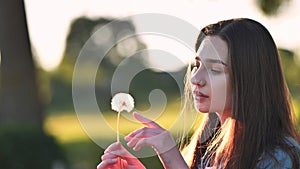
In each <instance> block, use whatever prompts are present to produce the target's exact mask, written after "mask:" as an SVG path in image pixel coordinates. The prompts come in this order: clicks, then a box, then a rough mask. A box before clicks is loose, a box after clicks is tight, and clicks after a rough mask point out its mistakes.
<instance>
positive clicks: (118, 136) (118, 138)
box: [117, 112, 121, 142]
mask: <svg viewBox="0 0 300 169" xmlns="http://www.w3.org/2000/svg"><path fill="white" fill-rule="evenodd" d="M120 114H121V113H120V112H118V119H117V142H119V141H120Z"/></svg>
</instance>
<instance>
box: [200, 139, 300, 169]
mask: <svg viewBox="0 0 300 169" xmlns="http://www.w3.org/2000/svg"><path fill="white" fill-rule="evenodd" d="M286 143H287V144H289V145H290V146H291V147H292V148H295V149H297V150H298V151H299V152H300V146H299V144H298V143H297V142H296V140H294V139H293V138H291V137H287V138H286ZM274 157H275V159H276V160H275V159H274V158H272V157H271V156H264V157H263V158H260V159H259V161H258V163H257V166H256V168H257V169H294V168H292V167H293V163H292V160H291V158H290V156H289V155H288V154H287V153H286V152H285V151H283V150H282V149H280V148H277V149H275V151H274ZM299 160H300V157H299ZM208 161H209V158H206V160H201V161H200V163H199V164H198V169H216V168H215V167H208V166H207V164H208Z"/></svg>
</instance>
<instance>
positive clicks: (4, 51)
mask: <svg viewBox="0 0 300 169" xmlns="http://www.w3.org/2000/svg"><path fill="white" fill-rule="evenodd" d="M0 20H1V21H2V22H3V23H2V24H1V26H0V47H1V84H0V123H1V124H35V125H39V126H42V122H43V114H42V106H41V105H42V104H41V101H40V99H39V94H38V86H37V80H36V73H35V64H34V62H33V58H32V52H31V45H30V40H29V35H28V28H27V22H26V15H25V7H24V2H23V0H2V1H0Z"/></svg>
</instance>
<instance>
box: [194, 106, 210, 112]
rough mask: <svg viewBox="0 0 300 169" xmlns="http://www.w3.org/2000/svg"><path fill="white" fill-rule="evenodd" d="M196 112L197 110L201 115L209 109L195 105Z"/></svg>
mask: <svg viewBox="0 0 300 169" xmlns="http://www.w3.org/2000/svg"><path fill="white" fill-rule="evenodd" d="M196 110H198V111H199V112H201V113H209V112H210V111H209V107H207V106H204V105H196Z"/></svg>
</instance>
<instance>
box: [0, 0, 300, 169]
mask: <svg viewBox="0 0 300 169" xmlns="http://www.w3.org/2000/svg"><path fill="white" fill-rule="evenodd" d="M299 10H300V3H299V1H297V0H273V1H271V0H245V1H240V2H236V1H234V0H181V1H168V0H166V1H137V0H136V1H134V0H131V1H130V0H126V1H121V0H112V1H109V2H108V1H92V0H90V1H82V0H81V1H80V0H75V1H72V2H71V1H51V2H50V1H48V2H46V1H38V0H25V1H21V0H4V1H1V2H0V18H1V21H2V22H3V24H2V25H1V27H0V28H1V29H0V45H1V46H0V47H1V48H0V50H1V65H0V71H1V74H0V98H1V102H0V124H1V125H0V150H1V154H0V162H1V164H2V166H3V168H7V169H23V168H24V169H25V168H26V169H27V168H31V169H32V168H53V169H62V168H70V169H88V168H96V166H97V164H98V163H99V162H100V156H101V154H102V153H103V149H102V147H100V146H98V145H97V144H96V143H95V142H93V140H92V139H91V138H90V137H89V136H88V135H87V133H86V132H85V131H84V130H83V128H82V126H81V125H80V121H79V119H78V117H77V115H76V112H75V110H74V106H73V100H72V76H73V70H74V64H75V62H76V59H77V57H78V55H79V52H80V50H81V49H82V47H83V45H84V44H85V42H86V41H87V40H88V38H90V36H91V35H92V34H93V33H94V32H95V31H96V30H97V29H99V28H101V26H104V25H106V24H108V23H110V22H111V21H113V20H115V19H122V18H124V17H127V16H131V15H135V14H141V13H145V12H147V13H161V14H168V15H172V16H175V17H178V18H181V19H183V20H185V21H187V22H189V23H191V24H193V25H194V26H195V27H197V28H201V27H203V26H205V25H207V24H208V23H213V22H216V21H218V20H222V19H229V18H233V17H249V18H253V19H255V20H258V21H260V22H261V23H262V24H264V25H265V26H266V27H267V28H268V29H269V31H270V32H271V34H272V35H273V37H274V39H275V42H276V43H277V44H278V47H279V49H280V50H279V52H280V54H281V59H282V63H283V69H284V73H285V76H286V80H287V83H288V85H289V88H290V91H291V93H292V97H293V104H294V109H295V113H296V120H297V127H298V129H299V127H300V78H299V77H300V52H299V51H300V36H299V35H298V34H297V31H298V30H299V29H300V23H298V21H299V20H300V13H299ZM158 26H159V25H158ZM138 29H139V25H138V24H137V25H136V24H135V23H134V22H132V21H131V20H126V19H124V20H123V21H122V23H121V25H120V26H119V27H117V28H114V29H113V30H111V31H112V34H113V35H117V34H118V33H120V32H124V30H126V31H131V32H136V31H138ZM100 39H101V37H100ZM173 44H174V42H172V41H170V40H168V39H166V38H161V37H153V36H152V37H151V36H136V37H134V38H133V39H131V40H130V41H127V42H126V41H125V42H124V43H120V44H117V45H116V46H115V47H113V48H112V49H111V50H110V52H109V53H108V54H107V57H105V59H104V60H103V61H102V62H101V64H100V65H99V70H98V73H97V80H96V84H95V88H96V89H95V93H96V96H97V99H98V100H99V103H98V104H99V107H100V108H101V111H102V112H103V115H104V117H105V120H106V123H107V124H108V125H110V126H111V127H112V128H115V127H116V126H115V122H116V113H114V112H112V111H110V105H109V104H110V99H111V97H112V96H111V93H110V80H111V76H112V74H113V73H114V70H115V69H116V67H117V66H118V64H119V63H120V62H121V61H122V60H123V59H124V58H125V57H127V55H129V54H131V53H132V52H135V51H139V50H142V49H150V48H159V49H162V50H165V51H171V50H172V51H174V50H175V52H178V53H182V51H184V50H183V49H182V50H181V48H180V47H178V48H177V46H176V47H174V46H173ZM132 45H133V47H132ZM174 45H176V44H174ZM180 55H181V54H180ZM184 55H185V54H182V56H183V58H180V59H182V60H183V63H186V62H187V60H188V59H187V56H184ZM157 60H158V59H157V58H155V57H154V58H151V56H149V57H148V59H147V60H145V59H134V60H133V62H136V63H137V64H141V65H148V64H152V65H155V66H156V67H158V68H159V67H161V66H166V65H167V66H169V70H168V71H166V72H161V71H157V70H152V69H147V70H145V71H142V72H140V73H139V74H138V75H137V76H136V77H134V78H133V79H132V84H131V86H130V89H131V93H132V94H133V95H134V97H135V100H136V107H137V108H138V109H139V110H147V108H149V101H148V95H149V93H150V92H151V91H152V90H153V89H156V88H159V89H162V90H163V91H164V92H165V94H166V96H167V99H168V104H167V107H166V109H165V111H164V112H163V115H162V116H161V117H160V118H158V119H156V121H157V122H158V123H160V124H161V125H162V126H163V127H165V128H167V129H168V128H169V127H170V126H172V123H173V122H174V120H176V118H177V114H176V113H174V112H178V110H179V109H180V92H179V91H178V86H177V85H176V82H174V79H172V78H171V77H170V76H169V73H170V72H172V73H179V74H182V73H184V72H185V70H186V68H185V67H184V64H181V65H172V62H170V61H169V60H163V59H160V60H159V62H156V61H157ZM167 63H171V64H169V65H168V64H167ZM87 72H88V70H87ZM86 118H87V119H89V121H90V122H91V126H93V127H97V128H101V124H98V123H97V121H96V120H94V119H95V118H94V117H93V116H86ZM122 126H123V127H122ZM124 126H126V127H124ZM121 127H122V129H121V133H124V134H126V133H129V132H130V131H133V130H134V129H136V128H138V127H140V126H139V125H137V124H132V123H127V121H126V119H122V121H121ZM98 134H99V135H100V136H101V138H102V139H104V140H105V139H106V140H113V139H114V138H115V133H98ZM141 160H142V161H143V163H144V164H145V165H146V166H147V168H162V166H161V165H160V163H159V160H158V158H157V157H150V158H143V159H141Z"/></svg>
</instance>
